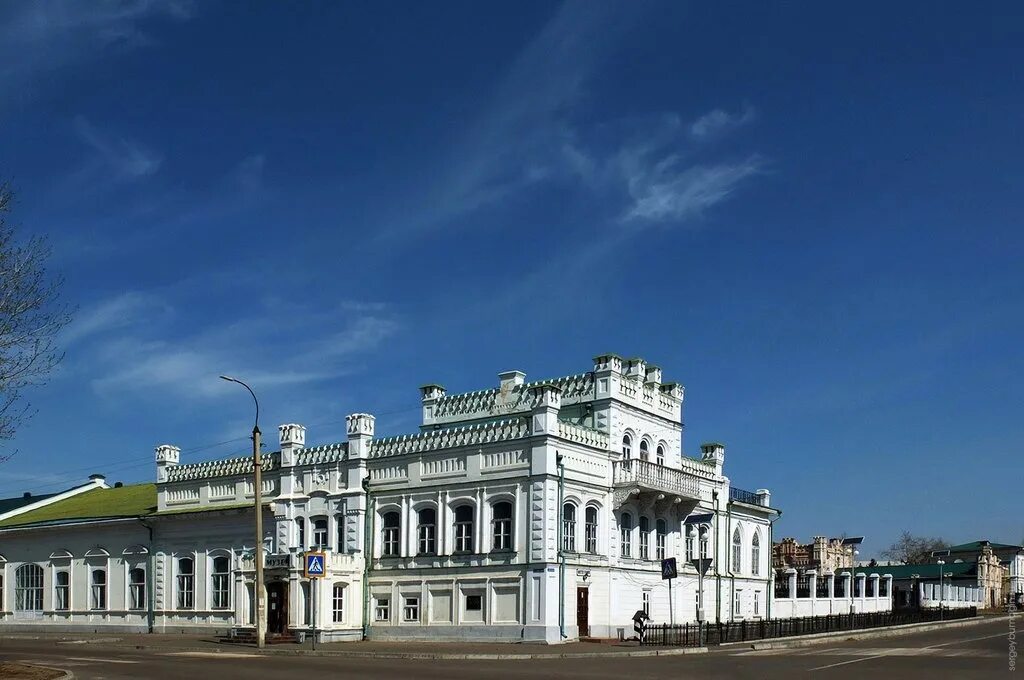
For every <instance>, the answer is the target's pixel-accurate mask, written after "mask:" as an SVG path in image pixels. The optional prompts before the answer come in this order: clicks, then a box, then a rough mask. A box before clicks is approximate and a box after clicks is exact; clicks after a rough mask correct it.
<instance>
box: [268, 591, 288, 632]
mask: <svg viewBox="0 0 1024 680" xmlns="http://www.w3.org/2000/svg"><path fill="white" fill-rule="evenodd" d="M287 631H288V584H287V583H284V582H282V581H275V582H274V583H268V584H267V633H269V634H271V635H284V634H285V633H286V632H287Z"/></svg>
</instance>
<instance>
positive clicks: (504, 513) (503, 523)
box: [491, 501, 512, 550]
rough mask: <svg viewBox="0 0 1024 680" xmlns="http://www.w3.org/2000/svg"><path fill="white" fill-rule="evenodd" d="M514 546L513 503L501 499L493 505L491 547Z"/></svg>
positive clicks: (504, 548) (503, 548)
mask: <svg viewBox="0 0 1024 680" xmlns="http://www.w3.org/2000/svg"><path fill="white" fill-rule="evenodd" d="M511 548H512V504H511V503H509V502H508V501H501V502H500V503H495V504H494V505H492V506H491V549H492V550H510V549H511Z"/></svg>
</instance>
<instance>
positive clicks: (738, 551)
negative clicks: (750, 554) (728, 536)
mask: <svg viewBox="0 0 1024 680" xmlns="http://www.w3.org/2000/svg"><path fill="white" fill-rule="evenodd" d="M742 559H743V538H742V537H741V536H740V528H739V527H736V529H735V530H734V531H733V532H732V573H734V574H738V573H740V561H741V560H742Z"/></svg>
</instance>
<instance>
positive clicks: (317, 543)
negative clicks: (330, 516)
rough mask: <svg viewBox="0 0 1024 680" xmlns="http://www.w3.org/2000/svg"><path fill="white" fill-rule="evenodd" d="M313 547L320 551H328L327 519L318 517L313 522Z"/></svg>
mask: <svg viewBox="0 0 1024 680" xmlns="http://www.w3.org/2000/svg"><path fill="white" fill-rule="evenodd" d="M313 547H314V548H316V549H318V550H326V549H327V548H328V547H330V546H329V544H328V543H327V518H326V517H317V518H316V519H314V520H313Z"/></svg>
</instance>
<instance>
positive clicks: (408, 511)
mask: <svg viewBox="0 0 1024 680" xmlns="http://www.w3.org/2000/svg"><path fill="white" fill-rule="evenodd" d="M420 398H421V404H422V410H423V419H422V425H421V427H420V430H419V432H416V433H411V434H406V435H401V436H392V437H384V438H378V437H376V436H375V427H376V423H375V418H374V416H372V415H370V414H353V415H350V416H348V418H347V420H346V424H347V435H348V436H347V441H345V442H339V443H333V444H326V445H319V446H307V445H306V431H305V428H304V427H302V426H301V425H298V424H286V425H282V426H281V427H280V428H279V442H280V447H279V450H278V451H275V452H272V453H268V454H265V455H264V456H263V459H262V471H261V472H262V480H263V481H262V489H261V491H262V497H263V501H264V502H263V507H262V509H261V512H262V513H263V526H264V535H263V536H262V537H260V540H259V541H257V540H256V537H255V535H254V531H253V526H254V516H253V512H254V510H253V505H254V503H253V498H254V487H253V476H252V460H251V458H249V457H244V458H233V459H226V460H215V461H208V462H202V463H193V464H182V463H181V461H180V451H179V449H177V448H176V447H174V446H172V445H162V446H160V447H158V448H157V449H156V468H157V472H156V484H155V485H149V484H145V485H132V486H126V487H120V488H97V489H94V490H91V491H89V492H88V493H83V494H80V495H77V496H75V497H74V498H70V499H65V500H61V501H58V502H55V503H53V504H51V505H48V506H46V507H44V508H40V509H37V510H33V511H30V512H25V513H22V514H20V515H17V516H15V517H10V518H7V519H4V520H0V575H2V577H3V583H2V584H0V594H2V595H3V598H4V599H3V606H2V607H0V609H2V610H3V611H2V614H0V626H2V627H15V626H20V627H23V628H24V627H31V626H41V625H46V626H49V627H51V628H52V627H53V626H55V625H58V626H68V627H77V626H84V627H90V628H94V629H107V630H112V629H125V630H154V631H179V630H181V631H184V630H206V631H213V630H216V631H235V632H239V631H243V632H244V631H246V630H247V629H248V630H250V631H251V630H252V626H253V622H254V601H255V598H254V591H253V582H254V578H253V576H254V555H255V554H256V550H257V549H260V550H262V551H263V555H264V563H265V582H266V598H267V599H266V603H267V604H266V607H267V611H266V619H265V621H266V626H267V629H268V633H269V634H271V635H274V634H278V635H288V634H292V633H294V632H297V631H308V630H310V629H311V628H313V626H314V624H315V627H316V629H317V630H318V631H319V632H320V635H321V637H323V638H326V639H337V640H341V639H362V638H364V637H369V638H378V639H381V638H389V639H481V640H483V639H488V640H506V641H518V640H530V641H545V642H549V643H556V642H559V641H562V640H565V639H575V638H578V637H583V636H595V637H613V636H616V635H617V634H618V631H619V629H624V630H625V631H630V630H631V628H632V617H633V615H634V613H635V612H636V611H637V610H645V611H646V612H647V613H648V614H649V616H650V617H651V619H652V620H653V621H654V622H658V623H663V622H666V623H667V622H670V621H675V622H686V621H695V620H697V618H698V617H700V618H703V619H705V620H710V621H721V620H733V619H740V618H757V617H764V616H766V615H767V614H768V611H769V608H770V598H771V597H772V595H773V593H772V569H771V564H770V559H771V555H770V552H769V549H768V548H769V547H770V546H771V545H772V541H771V529H770V522H771V521H772V520H773V519H774V518H775V517H776V516H777V515H778V511H777V510H774V509H773V508H772V507H771V504H770V494H769V492H768V491H767V490H765V489H761V490H758V491H757V492H747V491H743V490H740V489H737V488H734V487H732V485H731V482H730V480H729V478H728V477H727V476H726V475H725V474H724V463H725V447H724V446H723V445H721V444H718V443H709V444H705V445H703V446H702V447H701V455H700V457H699V458H692V457H689V456H686V455H684V454H683V449H682V405H683V388H682V387H681V386H679V385H676V384H674V383H666V382H663V381H662V375H661V370H660V369H659V368H657V367H656V366H653V365H649V364H647V363H646V362H645V361H643V360H642V359H629V360H626V359H622V358H620V357H618V356H616V355H602V356H598V357H596V358H595V360H594V364H593V370H590V371H587V372H585V373H579V374H576V375H571V376H566V377H562V378H557V379H554V380H549V381H540V382H527V381H526V379H525V375H524V374H522V373H521V372H518V371H509V372H505V373H502V374H499V382H498V385H497V386H496V387H494V388H491V389H487V390H482V391H476V392H470V393H464V394H448V393H447V392H446V391H445V390H444V388H443V387H441V386H439V385H426V386H424V387H423V388H421V391H420ZM69 504H71V505H69ZM257 542H258V543H259V544H260V545H259V546H257ZM307 551H318V552H323V553H324V554H325V556H326V562H327V567H328V568H327V576H326V577H325V578H324V579H321V580H317V581H311V580H309V579H306V578H305V577H304V576H303V570H302V566H303V565H302V555H303V554H304V553H305V552H307ZM670 557H675V558H676V559H677V560H678V565H679V566H678V578H676V579H674V580H673V581H672V588H671V591H670V589H669V582H668V581H664V580H662V571H661V560H662V559H665V558H670ZM700 557H706V558H710V559H711V566H710V568H709V569H708V571H707V572H706V573H705V574H704V576H703V578H699V575H698V573H697V570H696V569H695V567H694V566H693V565H691V564H690V563H689V560H691V559H697V558H700ZM700 583H703V590H700V588H699V587H698V585H699V584H700ZM670 592H671V596H670V594H669V593H670ZM628 634H629V633H628V632H627V635H628Z"/></svg>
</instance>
